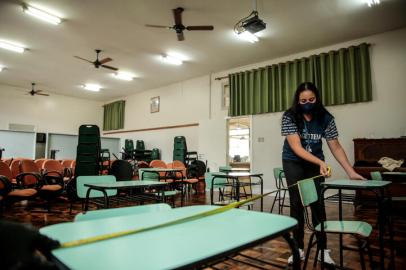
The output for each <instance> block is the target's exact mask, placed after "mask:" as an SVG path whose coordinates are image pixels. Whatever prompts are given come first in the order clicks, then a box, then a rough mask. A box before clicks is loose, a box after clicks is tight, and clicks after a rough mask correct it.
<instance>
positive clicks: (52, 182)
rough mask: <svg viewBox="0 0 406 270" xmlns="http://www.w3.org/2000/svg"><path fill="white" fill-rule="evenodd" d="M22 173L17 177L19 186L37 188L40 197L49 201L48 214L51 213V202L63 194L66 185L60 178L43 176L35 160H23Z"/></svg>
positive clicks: (21, 163) (21, 164)
mask: <svg viewBox="0 0 406 270" xmlns="http://www.w3.org/2000/svg"><path fill="white" fill-rule="evenodd" d="M20 171H21V173H20V174H19V175H18V176H17V177H16V180H17V184H18V185H21V186H22V187H24V188H35V189H37V191H38V195H39V196H40V197H41V198H43V199H44V200H46V201H47V209H48V212H50V211H51V201H52V200H54V199H55V198H56V197H58V196H60V195H61V194H62V192H63V188H64V183H63V179H62V177H60V176H54V175H50V174H49V175H48V174H47V173H45V174H41V170H40V169H39V168H38V167H37V165H36V164H35V162H34V161H33V160H21V162H20Z"/></svg>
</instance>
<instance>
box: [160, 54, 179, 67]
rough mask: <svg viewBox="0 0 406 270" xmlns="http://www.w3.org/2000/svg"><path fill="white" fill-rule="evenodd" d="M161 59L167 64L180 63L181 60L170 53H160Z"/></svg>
mask: <svg viewBox="0 0 406 270" xmlns="http://www.w3.org/2000/svg"><path fill="white" fill-rule="evenodd" d="M161 60H162V61H163V62H165V63H167V64H171V65H176V66H179V65H182V63H183V61H182V60H180V59H179V58H176V57H173V56H171V55H162V56H161Z"/></svg>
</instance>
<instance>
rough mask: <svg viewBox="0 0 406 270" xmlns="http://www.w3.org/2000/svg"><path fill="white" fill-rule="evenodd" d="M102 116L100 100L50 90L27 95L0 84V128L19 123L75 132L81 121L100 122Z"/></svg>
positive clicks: (42, 129)
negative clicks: (40, 93)
mask: <svg viewBox="0 0 406 270" xmlns="http://www.w3.org/2000/svg"><path fill="white" fill-rule="evenodd" d="M0 76H1V74H0ZM102 119H103V110H102V103H101V102H97V101H91V100H84V99H78V98H73V97H67V96H61V95H56V94H52V93H51V95H50V96H49V97H45V96H30V95H25V92H24V91H21V89H16V88H13V87H11V86H5V85H0V129H8V125H9V123H19V124H28V125H35V126H36V131H37V132H52V133H67V134H77V133H78V129H79V126H80V125H82V124H96V125H99V126H101V124H102Z"/></svg>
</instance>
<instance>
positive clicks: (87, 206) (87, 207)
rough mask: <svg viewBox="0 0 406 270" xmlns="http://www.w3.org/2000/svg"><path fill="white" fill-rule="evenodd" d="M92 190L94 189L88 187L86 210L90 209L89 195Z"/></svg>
mask: <svg viewBox="0 0 406 270" xmlns="http://www.w3.org/2000/svg"><path fill="white" fill-rule="evenodd" d="M91 190H92V189H91V188H88V189H87V191H86V200H85V212H87V210H88V209H89V196H90V191H91Z"/></svg>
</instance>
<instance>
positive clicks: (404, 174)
mask: <svg viewBox="0 0 406 270" xmlns="http://www.w3.org/2000/svg"><path fill="white" fill-rule="evenodd" d="M382 174H384V175H399V176H406V172H383V173H382Z"/></svg>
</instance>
